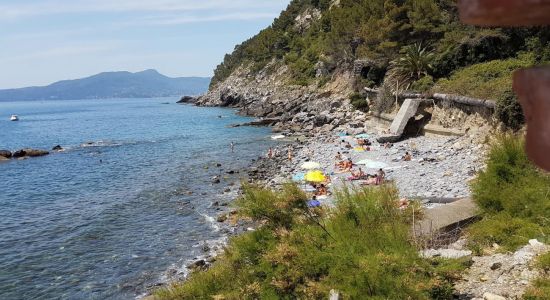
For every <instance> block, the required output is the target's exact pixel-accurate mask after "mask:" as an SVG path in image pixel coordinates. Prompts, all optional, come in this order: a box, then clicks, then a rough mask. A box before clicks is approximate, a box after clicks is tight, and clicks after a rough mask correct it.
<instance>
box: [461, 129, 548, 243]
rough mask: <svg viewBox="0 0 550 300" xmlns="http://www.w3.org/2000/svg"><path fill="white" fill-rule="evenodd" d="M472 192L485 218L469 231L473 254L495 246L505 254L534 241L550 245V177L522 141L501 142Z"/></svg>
mask: <svg viewBox="0 0 550 300" xmlns="http://www.w3.org/2000/svg"><path fill="white" fill-rule="evenodd" d="M472 191H473V197H474V199H475V201H476V202H477V204H478V205H479V207H480V208H481V210H482V212H483V214H484V218H483V220H482V221H480V222H478V223H476V224H474V225H472V227H471V228H470V230H469V234H470V241H469V242H470V246H471V248H472V249H473V250H478V251H480V250H481V249H483V248H486V247H489V246H491V245H492V244H493V243H497V244H499V245H500V246H501V247H502V249H503V250H505V251H507V250H516V249H517V248H518V247H519V246H522V245H525V244H526V243H527V241H528V240H529V239H533V238H537V239H539V240H540V241H542V242H548V240H549V239H548V234H550V175H549V174H547V173H543V171H540V170H538V169H537V168H536V167H535V166H534V165H533V164H532V163H531V162H530V161H529V159H528V158H527V155H526V153H525V151H524V141H523V139H522V138H519V137H517V136H513V135H505V136H502V137H501V138H499V139H498V141H497V142H496V143H495V144H494V145H493V147H492V149H491V152H490V153H489V157H488V162H487V169H486V170H485V171H483V172H481V173H480V174H479V177H478V178H477V179H476V181H475V183H474V184H473V185H472Z"/></svg>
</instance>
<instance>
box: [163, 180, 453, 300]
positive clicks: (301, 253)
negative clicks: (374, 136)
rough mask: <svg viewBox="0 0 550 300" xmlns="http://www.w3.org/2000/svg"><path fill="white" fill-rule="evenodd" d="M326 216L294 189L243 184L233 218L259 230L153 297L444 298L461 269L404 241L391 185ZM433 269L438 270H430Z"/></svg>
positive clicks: (352, 195)
mask: <svg viewBox="0 0 550 300" xmlns="http://www.w3.org/2000/svg"><path fill="white" fill-rule="evenodd" d="M336 197H337V199H338V200H337V206H336V208H335V209H332V210H328V211H327V210H323V209H319V208H316V209H313V210H312V209H309V208H307V207H306V205H305V200H306V196H305V195H304V194H303V192H301V191H300V190H299V189H298V188H297V187H296V186H295V185H286V186H285V187H284V188H283V189H282V191H278V192H274V191H271V190H266V189H261V188H257V187H254V186H245V188H244V196H243V197H242V198H241V199H240V200H239V201H238V202H237V203H238V206H239V208H240V213H241V214H243V215H244V216H246V217H248V218H252V219H253V220H255V221H258V222H261V223H262V224H263V226H261V227H260V228H258V229H257V230H256V231H254V232H250V233H246V234H244V235H241V236H238V237H235V238H233V239H232V240H231V241H230V243H229V245H228V247H227V249H226V251H225V253H224V254H223V255H222V256H221V257H220V258H219V260H218V261H217V262H216V263H215V264H214V265H213V266H212V268H210V269H209V270H208V271H206V272H197V273H194V274H192V275H191V277H190V278H189V280H188V281H187V282H185V283H183V284H176V285H173V286H172V287H170V288H167V289H163V290H160V291H158V292H157V294H156V295H157V296H158V297H159V298H161V299H327V298H328V294H329V292H330V290H332V289H335V290H338V291H339V292H340V293H341V295H342V296H343V298H344V299H451V297H452V285H451V284H450V280H452V279H453V278H454V277H456V274H455V273H456V272H457V271H456V270H457V269H460V268H462V267H461V264H457V265H452V264H448V263H447V262H443V261H434V262H431V263H430V262H429V261H427V260H424V259H422V258H421V257H419V255H418V251H417V249H416V248H415V247H414V246H413V245H412V244H411V242H410V241H409V233H410V220H411V217H410V211H401V210H399V209H397V208H396V200H397V199H398V194H397V191H396V189H395V187H393V186H385V187H381V188H367V189H363V190H354V191H351V190H343V191H340V192H338V193H337V196H336ZM440 269H441V272H439V271H438V270H440Z"/></svg>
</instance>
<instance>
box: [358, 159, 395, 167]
mask: <svg viewBox="0 0 550 300" xmlns="http://www.w3.org/2000/svg"><path fill="white" fill-rule="evenodd" d="M355 164H356V165H364V166H365V168H369V169H384V168H386V167H387V166H388V165H387V164H385V163H383V162H381V161H374V160H370V159H364V160H362V161H359V162H356V163H355Z"/></svg>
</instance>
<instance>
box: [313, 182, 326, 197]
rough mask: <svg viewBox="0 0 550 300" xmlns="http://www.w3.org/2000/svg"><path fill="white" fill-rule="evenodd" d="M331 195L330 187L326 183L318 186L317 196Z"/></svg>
mask: <svg viewBox="0 0 550 300" xmlns="http://www.w3.org/2000/svg"><path fill="white" fill-rule="evenodd" d="M327 195H329V192H328V189H327V187H326V186H325V185H324V184H321V185H320V186H318V187H317V192H316V193H315V196H327Z"/></svg>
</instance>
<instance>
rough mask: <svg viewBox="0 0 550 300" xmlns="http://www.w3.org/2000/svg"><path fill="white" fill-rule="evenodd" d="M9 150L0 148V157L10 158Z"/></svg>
mask: <svg viewBox="0 0 550 300" xmlns="http://www.w3.org/2000/svg"><path fill="white" fill-rule="evenodd" d="M11 155H12V154H11V151H9V150H0V157H3V158H11Z"/></svg>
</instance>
